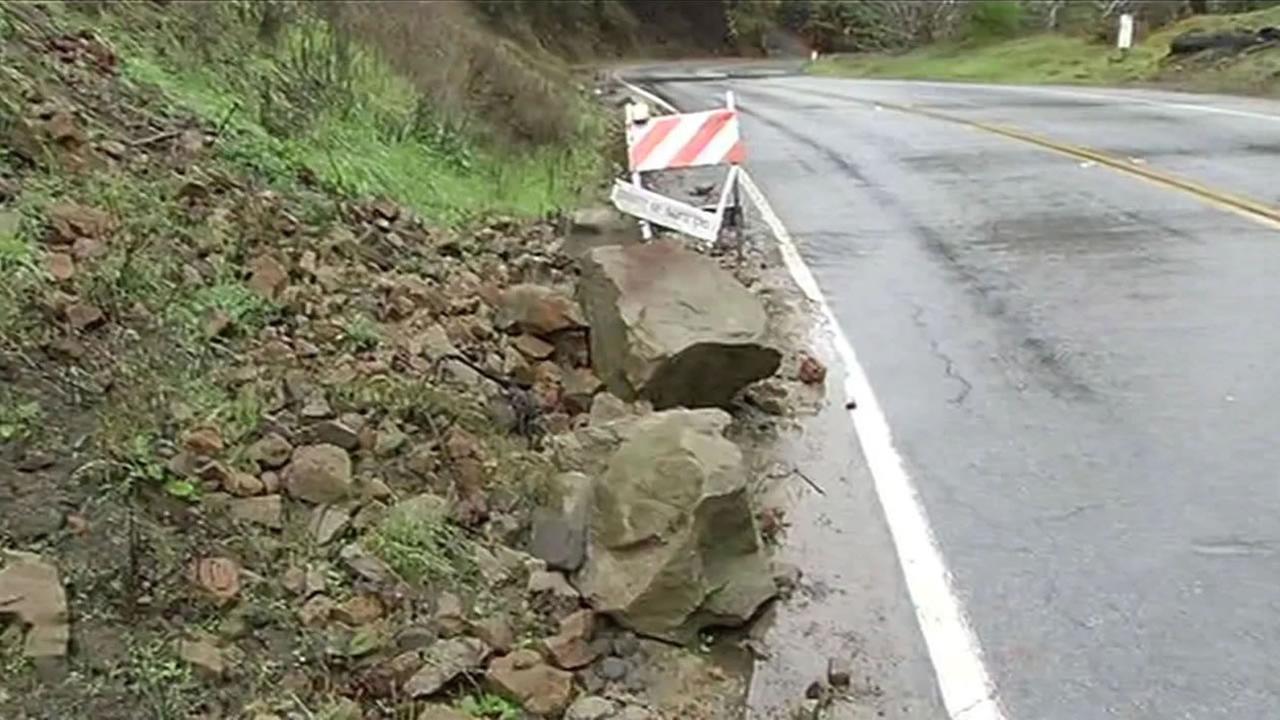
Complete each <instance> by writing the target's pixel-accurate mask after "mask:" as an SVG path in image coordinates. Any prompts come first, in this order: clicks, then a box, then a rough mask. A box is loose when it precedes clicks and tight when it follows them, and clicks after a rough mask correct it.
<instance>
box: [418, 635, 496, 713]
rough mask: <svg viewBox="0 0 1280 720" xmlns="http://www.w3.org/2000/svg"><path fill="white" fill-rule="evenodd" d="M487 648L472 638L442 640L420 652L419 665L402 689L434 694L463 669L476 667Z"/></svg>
mask: <svg viewBox="0 0 1280 720" xmlns="http://www.w3.org/2000/svg"><path fill="white" fill-rule="evenodd" d="M488 652H489V650H488V648H486V647H485V645H484V643H483V642H481V641H479V640H477V639H475V638H454V639H452V640H441V641H440V642H438V643H436V644H434V645H432V646H431V647H429V648H427V651H426V652H424V653H423V656H422V657H423V661H424V664H423V667H422V669H421V670H419V671H418V672H417V673H415V674H414V675H413V677H411V678H409V679H408V680H407V681H406V682H405V684H404V687H403V688H402V689H403V690H404V692H405V693H406V694H408V695H409V697H411V698H421V697H426V696H428V695H433V694H435V693H437V692H439V691H440V690H441V689H442V688H444V686H445V685H447V684H449V682H450V681H452V680H453V679H454V678H456V677H458V676H459V675H461V674H462V673H464V672H468V671H470V670H474V669H476V668H479V667H480V666H481V665H482V664H483V663H484V658H485V655H487V654H488Z"/></svg>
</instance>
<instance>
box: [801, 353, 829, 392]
mask: <svg viewBox="0 0 1280 720" xmlns="http://www.w3.org/2000/svg"><path fill="white" fill-rule="evenodd" d="M796 377H797V378H798V379H799V380H800V382H802V383H804V384H805V385H821V384H822V382H823V381H824V380H826V379H827V366H826V365H823V364H822V362H821V361H820V360H818V358H816V357H814V356H812V355H810V354H809V353H804V354H802V355H801V356H800V366H799V367H798V368H797V369H796Z"/></svg>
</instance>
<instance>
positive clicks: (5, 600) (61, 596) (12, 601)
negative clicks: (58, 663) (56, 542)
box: [0, 551, 71, 659]
mask: <svg viewBox="0 0 1280 720" xmlns="http://www.w3.org/2000/svg"><path fill="white" fill-rule="evenodd" d="M0 558H2V559H3V560H4V566H3V567H2V568H0V615H16V616H17V617H18V620H19V621H21V623H22V625H24V626H25V627H26V628H27V635H26V639H25V640H24V642H23V649H22V654H23V655H24V656H25V657H28V658H36V659H40V658H60V657H64V656H66V654H67V644H68V642H69V641H70V638H71V628H70V626H69V625H68V622H67V595H66V591H65V590H64V589H63V587H62V580H61V578H60V577H59V575H58V569H57V568H56V567H55V566H54V565H52V564H50V563H48V562H46V561H44V560H43V559H42V558H41V557H40V556H38V555H34V554H32V553H25V552H7V551H6V552H3V553H0Z"/></svg>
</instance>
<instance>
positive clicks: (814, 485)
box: [791, 468, 827, 495]
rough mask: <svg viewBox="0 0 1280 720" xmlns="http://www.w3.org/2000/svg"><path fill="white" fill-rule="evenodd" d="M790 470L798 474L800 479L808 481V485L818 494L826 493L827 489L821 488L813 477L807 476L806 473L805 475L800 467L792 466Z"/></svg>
mask: <svg viewBox="0 0 1280 720" xmlns="http://www.w3.org/2000/svg"><path fill="white" fill-rule="evenodd" d="M791 471H792V472H794V473H795V474H796V475H799V476H800V479H801V480H804V481H805V482H806V483H808V484H809V487H811V488H813V491H814V492H816V493H818V494H819V495H826V494H827V491H826V490H823V489H822V486H821V485H819V484H818V483H817V482H815V481H814V479H813V478H811V477H809V476H808V475H805V474H804V471H803V470H801V469H800V468H792V470H791Z"/></svg>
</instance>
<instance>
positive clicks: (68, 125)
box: [44, 110, 85, 148]
mask: <svg viewBox="0 0 1280 720" xmlns="http://www.w3.org/2000/svg"><path fill="white" fill-rule="evenodd" d="M44 128H45V131H46V132H48V133H49V137H51V138H53V139H54V140H55V141H56V142H57V143H58V144H59V145H62V146H63V147H66V148H77V147H79V146H81V145H83V144H84V141H85V137H84V131H83V130H81V129H80V122H79V121H78V120H77V119H76V116H75V114H74V113H72V112H71V111H69V110H58V111H56V112H54V113H53V116H52V117H50V118H49V119H48V120H46V121H45V124H44Z"/></svg>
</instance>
